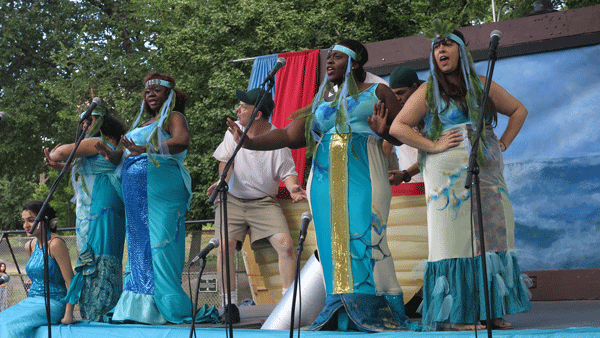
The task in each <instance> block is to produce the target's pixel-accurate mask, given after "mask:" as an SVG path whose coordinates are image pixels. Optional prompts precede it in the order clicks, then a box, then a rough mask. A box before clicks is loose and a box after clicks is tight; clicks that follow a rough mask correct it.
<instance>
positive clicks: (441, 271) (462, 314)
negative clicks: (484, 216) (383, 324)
mask: <svg viewBox="0 0 600 338" xmlns="http://www.w3.org/2000/svg"><path fill="white" fill-rule="evenodd" d="M486 263H487V277H488V285H489V290H490V304H491V317H492V318H502V317H503V316H505V315H508V314H513V313H522V312H527V311H529V310H530V309H531V302H530V301H529V299H530V298H531V293H530V292H529V290H528V288H527V285H526V283H527V282H528V280H529V277H527V276H526V275H521V270H520V269H519V264H518V263H517V257H516V255H515V254H514V252H512V251H502V252H497V253H487V254H486ZM474 269H475V271H473V270H474ZM472 276H475V280H476V283H477V288H474V287H473V282H474V281H473V277H472ZM473 290H477V293H478V301H477V302H478V304H479V305H478V311H479V317H478V318H477V320H473V319H474V304H473V303H474V301H473V296H474V295H473V294H474V292H473ZM422 310H423V324H424V325H427V326H429V327H430V328H432V329H434V328H435V325H436V323H474V322H475V321H479V320H486V310H485V296H484V293H483V277H482V275H481V256H477V257H475V260H474V262H473V261H472V260H471V258H454V259H443V260H440V261H437V262H429V263H428V264H427V267H426V269H425V280H424V285H423V304H422Z"/></svg>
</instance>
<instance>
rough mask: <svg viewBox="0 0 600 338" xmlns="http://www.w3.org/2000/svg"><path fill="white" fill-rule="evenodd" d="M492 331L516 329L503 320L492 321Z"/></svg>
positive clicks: (495, 319)
mask: <svg viewBox="0 0 600 338" xmlns="http://www.w3.org/2000/svg"><path fill="white" fill-rule="evenodd" d="M492 329H494V330H512V329H514V327H513V326H512V324H511V323H509V322H507V321H506V320H504V319H502V318H494V319H492Z"/></svg>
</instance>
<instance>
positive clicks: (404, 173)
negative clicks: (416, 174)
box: [402, 170, 411, 183]
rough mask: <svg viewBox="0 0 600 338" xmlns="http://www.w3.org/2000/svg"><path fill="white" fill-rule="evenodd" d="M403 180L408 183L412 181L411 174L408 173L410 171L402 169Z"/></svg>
mask: <svg viewBox="0 0 600 338" xmlns="http://www.w3.org/2000/svg"><path fill="white" fill-rule="evenodd" d="M402 173H403V174H402V182H404V183H407V182H409V181H410V179H411V177H410V174H409V173H408V171H406V170H402Z"/></svg>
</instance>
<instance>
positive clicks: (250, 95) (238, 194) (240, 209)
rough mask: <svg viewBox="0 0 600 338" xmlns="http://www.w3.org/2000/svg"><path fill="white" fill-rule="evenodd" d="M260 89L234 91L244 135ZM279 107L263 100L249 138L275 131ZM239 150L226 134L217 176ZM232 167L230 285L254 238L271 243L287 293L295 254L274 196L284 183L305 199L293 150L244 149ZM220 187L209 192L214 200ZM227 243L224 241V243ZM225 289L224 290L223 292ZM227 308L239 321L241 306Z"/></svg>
mask: <svg viewBox="0 0 600 338" xmlns="http://www.w3.org/2000/svg"><path fill="white" fill-rule="evenodd" d="M260 91H261V90H260V89H259V88H255V89H252V90H250V91H248V92H244V91H241V90H237V91H236V95H237V98H238V99H239V100H240V105H239V107H238V108H237V115H238V121H236V122H235V123H236V124H238V125H239V126H240V128H241V129H242V130H244V129H245V127H246V125H247V124H248V121H249V120H250V116H251V114H252V111H253V109H254V103H255V102H256V101H257V98H258V97H259V95H260ZM274 106H275V104H274V102H273V100H272V98H271V95H270V94H267V95H266V96H265V99H264V100H263V102H262V104H261V106H260V107H259V109H258V113H257V115H256V118H255V120H254V122H253V124H252V125H251V126H250V129H249V130H248V133H247V135H248V137H249V138H253V137H256V136H259V135H262V134H265V133H267V132H269V131H270V130H272V129H277V128H276V127H275V126H273V125H272V124H271V123H269V117H270V116H271V114H272V112H273V108H274ZM235 147H236V142H235V140H234V137H233V135H232V134H231V133H230V132H226V133H225V137H224V139H223V142H222V143H221V144H220V145H219V146H218V147H217V149H216V150H215V152H214V153H213V157H215V158H216V159H217V160H219V161H220V164H219V173H220V174H221V173H222V172H223V170H224V169H225V165H226V163H227V161H228V160H229V159H230V158H231V156H232V154H233V151H234V149H235ZM234 161H235V162H234V164H233V166H232V167H231V168H230V170H229V173H228V175H227V181H228V183H229V193H228V196H227V222H228V229H229V234H228V239H229V253H228V256H229V264H230V267H232V268H231V269H230V277H231V280H232V281H233V280H235V269H234V268H233V266H234V265H233V257H234V254H235V250H236V248H240V247H241V244H242V243H243V242H244V238H245V237H246V234H249V235H250V241H251V243H252V246H253V247H255V246H256V245H260V244H261V243H265V242H267V243H270V244H271V245H272V246H273V248H274V249H275V251H277V255H278V258H279V273H280V276H281V280H282V286H283V291H282V292H283V293H285V291H286V290H287V289H288V288H289V287H290V284H291V283H292V281H293V280H294V276H295V271H294V267H295V261H296V255H295V252H294V247H293V242H292V238H291V236H290V233H289V229H288V226H287V223H286V220H285V216H284V214H283V211H282V210H281V206H280V205H279V202H277V200H276V198H275V197H276V195H277V193H278V191H279V182H280V181H283V182H284V184H285V187H286V188H287V190H288V191H289V193H290V197H291V198H292V200H293V201H294V202H298V201H301V200H303V199H306V191H304V189H302V187H301V186H300V185H299V183H298V174H297V173H296V170H295V164H294V160H293V158H292V153H291V151H290V149H289V148H283V149H279V150H272V151H255V150H248V149H245V148H241V149H240V151H239V152H238V153H237V155H236V157H235V160H234ZM215 186H216V183H215V184H213V185H212V186H211V187H210V188H209V189H208V194H209V195H210V194H211V193H212V191H213V190H214V188H215ZM220 204H221V203H220V201H217V203H216V204H215V213H216V215H215V233H216V236H217V237H218V238H219V239H221V238H223V237H224V234H223V233H222V229H221V205H220ZM221 243H223V241H221ZM224 247H225V245H224V243H223V245H221V247H220V250H219V263H218V264H217V270H218V273H217V276H218V278H219V280H220V283H219V284H220V285H221V286H223V285H224V284H223V280H224V273H225V272H224V271H223V272H221V266H222V264H221V263H220V262H221V261H222V260H221V258H220V257H222V255H224V254H225V248H224ZM224 289H225V288H222V290H224ZM231 290H232V292H231V301H232V304H235V303H237V290H235V285H231ZM232 307H235V306H229V307H228V308H227V309H226V311H231V313H232V314H231V315H230V317H231V318H232V319H231V320H232V322H237V321H239V314H238V318H235V317H236V316H235V313H236V312H237V307H235V309H233V308H232Z"/></svg>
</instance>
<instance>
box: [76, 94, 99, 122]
mask: <svg viewBox="0 0 600 338" xmlns="http://www.w3.org/2000/svg"><path fill="white" fill-rule="evenodd" d="M101 104H102V100H100V98H99V97H95V98H94V99H93V100H92V104H90V106H89V107H88V109H87V110H86V111H85V113H83V116H82V117H81V120H80V121H84V120H87V119H88V118H89V117H90V116H92V112H93V111H94V109H96V107H98V106H99V105H101Z"/></svg>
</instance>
